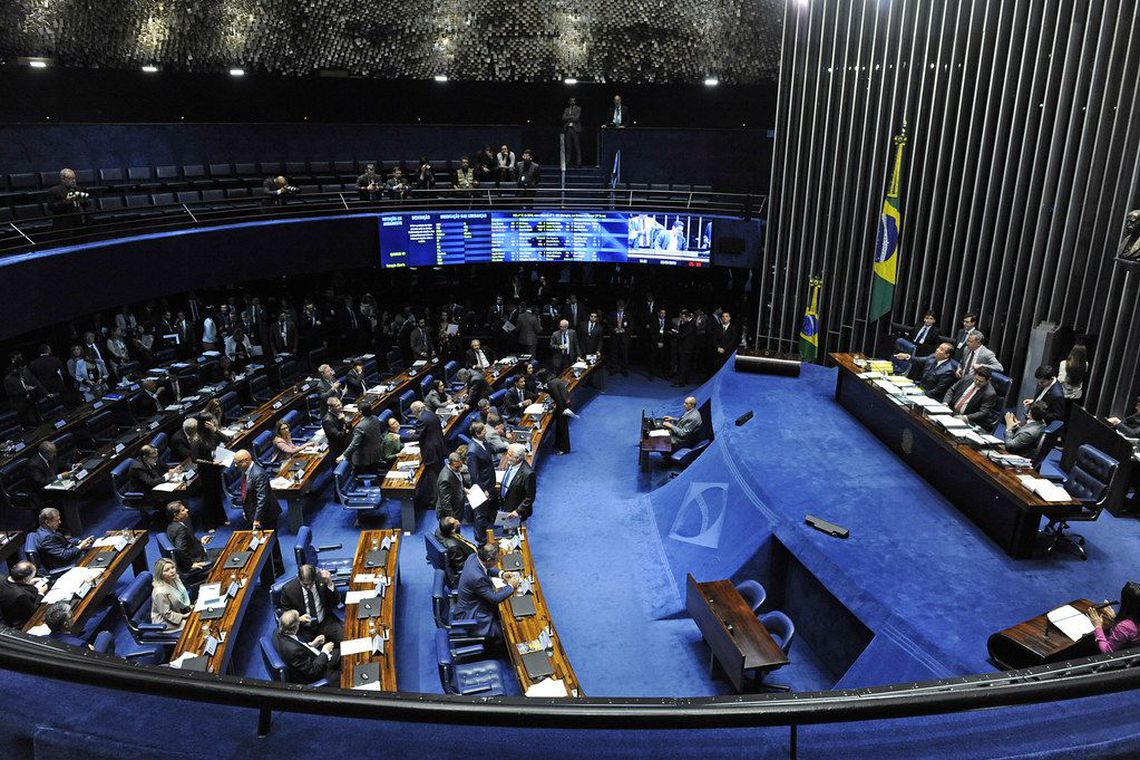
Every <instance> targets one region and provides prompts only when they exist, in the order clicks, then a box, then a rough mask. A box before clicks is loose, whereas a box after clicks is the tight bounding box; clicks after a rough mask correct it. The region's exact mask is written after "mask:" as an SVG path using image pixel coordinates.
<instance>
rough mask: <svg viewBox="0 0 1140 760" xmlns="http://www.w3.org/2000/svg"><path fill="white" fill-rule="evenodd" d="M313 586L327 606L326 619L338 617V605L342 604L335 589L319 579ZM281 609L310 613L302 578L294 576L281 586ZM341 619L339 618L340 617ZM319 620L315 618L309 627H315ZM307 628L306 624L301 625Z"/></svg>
mask: <svg viewBox="0 0 1140 760" xmlns="http://www.w3.org/2000/svg"><path fill="white" fill-rule="evenodd" d="M313 588H314V589H315V590H316V592H317V594H319V595H320V597H321V606H322V607H324V608H325V620H328V619H329V618H330V617H331V618H336V607H337V605H338V604H340V598H339V596H338V595H337V593H336V591H333V590H332V589H330V588H329V587H328V586H326V585H325V584H323V583H321V582H320V581H319V580H318V581H317V582H316V583H315V584H313ZM281 609H283V610H296V611H297V612H299V613H301V614H302V615H308V614H309V608H308V606H307V605H306V604H305V593H304V589H302V588H301V580H300V579H299V578H293V579H292V580H290V581H288V582H286V583H285V585H284V586H282V587H281ZM338 619H339V618H338ZM316 626H317V621H316V620H314V621H313V623H312V625H310V626H308V627H309V628H315V627H316ZM301 627H302V628H305V625H304V624H302V625H301Z"/></svg>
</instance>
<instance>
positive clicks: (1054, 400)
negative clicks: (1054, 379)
mask: <svg viewBox="0 0 1140 760" xmlns="http://www.w3.org/2000/svg"><path fill="white" fill-rule="evenodd" d="M1041 403H1042V404H1044V405H1045V409H1046V410H1047V411H1046V412H1045V421H1046V422H1052V421H1053V420H1061V419H1064V418H1065V390H1064V388H1062V387H1061V384H1060V383H1059V382H1058V383H1053V384H1052V385H1051V386H1049V390H1047V391H1045V395H1044V396H1042V397H1041Z"/></svg>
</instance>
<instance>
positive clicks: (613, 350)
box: [607, 300, 633, 376]
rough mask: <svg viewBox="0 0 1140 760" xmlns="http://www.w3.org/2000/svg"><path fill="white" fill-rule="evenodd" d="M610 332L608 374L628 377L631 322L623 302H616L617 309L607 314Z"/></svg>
mask: <svg viewBox="0 0 1140 760" xmlns="http://www.w3.org/2000/svg"><path fill="white" fill-rule="evenodd" d="M607 321H608V323H609V332H610V350H609V362H610V374H615V375H616V374H617V373H618V372H620V373H622V374H623V375H626V376H628V375H629V337H630V332H631V329H632V328H631V325H632V324H633V321H632V320H631V319H630V313H629V311H628V310H627V309H626V308H625V301H622V300H618V302H617V308H615V309H614V310H613V311H611V312H610V313H609V317H608V319H607Z"/></svg>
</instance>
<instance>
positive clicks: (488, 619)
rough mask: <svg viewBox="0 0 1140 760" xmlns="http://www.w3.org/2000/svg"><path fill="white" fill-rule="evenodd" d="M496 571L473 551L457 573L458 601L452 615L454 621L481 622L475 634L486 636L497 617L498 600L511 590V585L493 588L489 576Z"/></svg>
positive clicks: (502, 598)
mask: <svg viewBox="0 0 1140 760" xmlns="http://www.w3.org/2000/svg"><path fill="white" fill-rule="evenodd" d="M498 574H499V571H498V570H496V569H493V568H492V569H490V570H487V569H485V568H484V567H483V564H482V563H481V562H480V561H479V555H478V554H476V553H472V554H471V556H470V557H468V558H467V561H466V562H464V563H463V572H461V573H460V574H459V601H458V602H456V604H455V607H454V608H453V609H452V613H451V614H452V617H454V618H455V619H457V620H476V621H478V622H479V623H480V624H481V625H479V626H478V627H477V628H476V630H475V631H474V634H475V635H476V636H486V635H487V634H488V633H490V632H491V626H492V625H493V624H494V622H495V619H496V618H497V617H498V610H499V602H501V601H503V600H504V599H506V598H507V597H509V596H510V595H511V594H513V593H514V590H513V589H512V588H511V587H510V586H503V587H502V588H501V589H496V588H495V584H494V583H492V582H491V576H495V575H498Z"/></svg>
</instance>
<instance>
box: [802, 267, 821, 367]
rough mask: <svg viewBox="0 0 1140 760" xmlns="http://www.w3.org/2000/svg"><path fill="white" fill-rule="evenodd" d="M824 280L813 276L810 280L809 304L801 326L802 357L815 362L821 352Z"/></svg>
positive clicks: (806, 360)
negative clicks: (821, 294) (821, 304)
mask: <svg viewBox="0 0 1140 760" xmlns="http://www.w3.org/2000/svg"><path fill="white" fill-rule="evenodd" d="M821 285H823V280H821V279H819V278H817V277H812V278H811V279H809V280H808V294H809V295H808V305H807V309H805V310H804V321H803V324H802V325H801V326H800V358H801V359H803V360H804V361H805V362H814V361H815V357H816V356H817V355H818V354H819V288H820V286H821Z"/></svg>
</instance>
